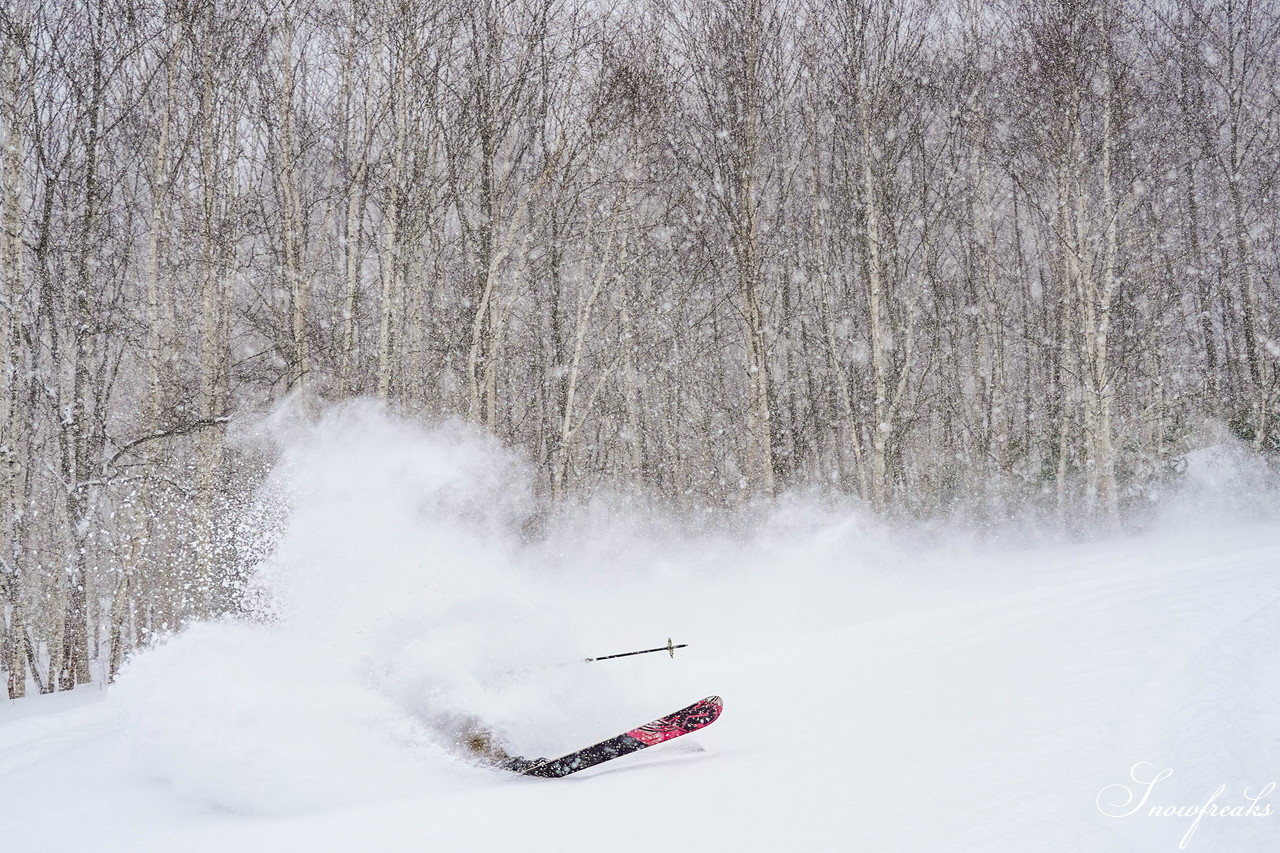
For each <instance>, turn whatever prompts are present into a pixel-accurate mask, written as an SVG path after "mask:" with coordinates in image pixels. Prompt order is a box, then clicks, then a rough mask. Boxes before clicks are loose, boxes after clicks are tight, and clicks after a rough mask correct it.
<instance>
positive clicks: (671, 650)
mask: <svg viewBox="0 0 1280 853" xmlns="http://www.w3.org/2000/svg"><path fill="white" fill-rule="evenodd" d="M688 645H689V644H688V643H672V642H671V638H670V637H667V644H666V645H665V646H658V647H657V648H656V649H641V650H640V651H638V652H619V653H618V654H616V655H600V657H596V658H583V660H584V661H586V662H587V663H591V662H592V661H597V660H612V659H613V658H629V657H631V656H632V655H649V654H653V653H654V652H667V653H668V654H670V655H671V656H672V657H675V656H676V649H683V648H687V647H688Z"/></svg>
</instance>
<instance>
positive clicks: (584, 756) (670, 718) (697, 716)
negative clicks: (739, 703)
mask: <svg viewBox="0 0 1280 853" xmlns="http://www.w3.org/2000/svg"><path fill="white" fill-rule="evenodd" d="M723 708H724V702H723V701H721V699H720V697H719V696H708V697H707V698H706V699H703V700H701V701H699V702H694V703H693V704H692V705H690V706H689V707H688V708H681V709H680V710H679V711H676V712H675V713H674V714H668V715H667V716H665V717H663V718H662V719H659V720H654V721H653V722H652V723H645V724H644V725H643V726H639V727H637V728H634V729H632V730H631V731H629V732H626V733H624V734H620V735H618V736H617V737H611V738H609V739H608V740H602V741H600V743H597V744H593V745H592V746H589V747H587V748H586V749H580V750H578V751H577V752H571V753H569V754H568V755H562V756H560V757H559V758H538V759H528V758H512V759H509V760H508V761H506V762H504V763H503V765H502V766H503V767H505V768H506V769H508V770H513V771H515V772H516V773H523V774H524V775H526V776H543V777H548V778H558V777H560V776H568V775H569V774H570V773H577V772H578V771H579V770H585V769H586V768H588V767H594V766H595V765H597V764H603V763H604V762H606V761H611V760H613V759H615V758H618V757H619V756H623V755H629V754H631V753H633V752H638V751H639V750H642V749H644V748H645V747H648V746H653V745H654V744H659V743H663V742H664V741H669V740H671V739H672V738H678V737H680V736H681V735H687V734H688V733H689V732H696V731H697V730H698V729H701V728H706V727H707V726H709V725H711V724H712V723H714V722H715V721H716V718H717V717H719V716H720V711H721V710H723Z"/></svg>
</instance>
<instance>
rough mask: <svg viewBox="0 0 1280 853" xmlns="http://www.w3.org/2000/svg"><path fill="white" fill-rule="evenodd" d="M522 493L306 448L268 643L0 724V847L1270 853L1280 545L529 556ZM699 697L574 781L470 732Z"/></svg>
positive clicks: (590, 536)
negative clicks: (708, 698)
mask: <svg viewBox="0 0 1280 853" xmlns="http://www.w3.org/2000/svg"><path fill="white" fill-rule="evenodd" d="M1197 464H1199V465H1203V466H1204V467H1205V470H1206V471H1211V470H1217V469H1213V465H1212V460H1208V461H1207V462H1206V461H1205V460H1198V461H1197ZM1193 473H1194V472H1193ZM528 482H529V480H528V477H527V472H526V471H524V470H523V468H522V467H521V465H520V463H519V462H518V461H516V460H513V459H511V458H510V457H509V456H507V455H506V454H504V453H502V452H501V451H500V450H498V449H497V448H495V447H492V446H488V445H486V444H485V443H483V442H479V441H477V440H475V439H473V438H465V437H461V436H459V435H458V434H453V433H448V432H435V433H423V432H420V431H417V430H415V429H413V428H410V427H406V426H403V425H398V424H396V423H394V422H391V421H389V420H387V419H385V418H381V417H378V416H375V415H370V414H369V413H368V412H367V411H361V410H358V409H353V410H349V411H348V413H347V414H346V415H344V416H339V417H336V418H333V419H330V421H328V422H327V423H326V424H325V425H324V426H322V427H321V428H319V429H318V430H315V431H312V432H309V433H307V434H306V435H304V436H302V437H299V438H297V439H296V440H295V442H294V449H293V450H292V451H291V452H290V453H289V455H288V456H287V458H286V461H285V463H284V464H283V465H282V466H281V469H280V475H279V481H278V483H277V494H279V495H285V496H287V499H288V502H289V509H288V512H287V513H285V514H284V515H283V516H281V522H280V526H279V537H280V538H279V545H278V547H277V549H276V550H275V553H274V555H273V557H272V558H271V560H270V561H269V562H268V564H267V565H265V566H263V567H262V572H261V577H262V583H263V590H264V597H265V598H269V602H270V607H271V608H272V609H273V610H274V611H275V612H276V613H277V618H276V619H274V620H273V621H272V622H271V624H269V625H263V624H230V623H228V624H214V625H201V626H197V627H195V628H193V629H191V630H189V631H187V632H185V633H184V634H182V635H180V636H178V637H176V638H174V639H172V640H171V641H170V642H168V643H167V644H165V645H164V646H162V647H160V648H157V649H155V650H152V651H150V652H147V653H145V654H141V655H138V656H137V657H136V658H135V659H134V660H133V661H132V662H131V664H130V665H129V667H128V669H127V670H126V672H125V673H124V675H123V676H122V678H121V679H120V680H119V682H118V684H117V685H115V686H113V687H112V688H111V689H110V690H101V689H98V688H92V689H86V690H81V691H77V692H75V693H72V694H66V695H57V696H52V697H35V698H28V699H24V700H19V701H13V702H3V701H0V804H3V806H2V808H3V813H4V821H3V823H4V830H3V834H2V835H0V837H3V849H4V850H10V849H12V850H20V851H44V850H48V851H79V850H94V851H99V850H104V851H114V850H121V851H124V850H130V851H134V850H143V851H147V850H156V851H159V850H166V851H169V850H184V851H206V850H207V851H229V850H231V851H238V852H239V851H280V853H283V851H328V850H334V851H347V850H379V851H402V850H403V851H422V850H458V851H470V850H477V851H487V850H511V849H519V850H555V851H576V850H583V851H587V850H591V851H598V850H609V851H633V850H634V851H646V852H647V851H659V850H692V849H698V850H714V851H719V850H724V851H730V850H732V851H779V850H797V851H830V850H858V851H894V853H899V851H939V850H946V851H965V850H976V851H1011V853H1015V852H1016V853H1023V851H1038V853H1052V851H1069V853H1081V851H1090V853H1106V851H1142V853H1148V851H1160V850H1177V849H1178V848H1179V847H1180V845H1184V846H1185V849H1190V850H1203V851H1213V852H1214V853H1218V852H1219V851H1231V853H1244V852H1245V851H1264V850H1267V851H1274V850H1276V849H1280V846H1278V845H1280V814H1277V812H1280V793H1277V792H1275V791H1274V787H1273V786H1272V787H1268V786H1270V785H1271V783H1273V782H1277V781H1280V524H1276V523H1274V522H1266V521H1260V520H1255V521H1245V520H1242V519H1234V520H1233V519H1224V518H1222V517H1221V516H1218V517H1216V518H1215V517H1214V516H1212V515H1202V516H1199V517H1197V515H1196V514H1195V513H1194V512H1192V511H1191V510H1194V509H1195V506H1194V503H1193V504H1190V505H1186V504H1184V506H1183V508H1182V511H1181V513H1179V514H1177V515H1175V516H1171V517H1170V518H1169V519H1168V520H1167V521H1166V522H1164V523H1162V524H1159V525H1157V526H1156V528H1155V529H1154V530H1153V531H1152V532H1150V533H1147V534H1144V535H1142V536H1136V537H1127V538H1115V539H1111V540H1107V541H1102V542H1095V543H1091V544H1050V545H1046V544H1043V543H1042V544H1038V545H1023V546H1021V547H1019V546H1017V545H1015V544H1012V543H1010V542H1008V541H1005V542H1003V543H1002V544H976V542H975V541H974V540H972V539H966V538H964V537H962V536H960V535H958V534H956V535H953V534H934V535H933V536H932V537H930V538H925V537H924V536H923V535H919V534H917V535H912V534H910V533H903V532H900V531H899V532H891V531H888V530H886V529H885V528H884V527H882V526H880V525H878V524H877V523H874V522H872V521H870V520H869V519H868V518H867V517H865V516H864V515H862V514H860V513H859V512H858V511H857V510H856V508H853V507H849V506H841V505H839V504H833V503H831V502H822V501H818V500H801V499H790V500H784V501H781V502H779V504H778V505H777V506H775V507H772V508H770V509H768V510H767V511H766V510H759V511H757V513H756V516H754V517H753V518H754V521H752V522H751V523H747V522H746V521H745V518H744V523H743V524H742V525H740V527H739V528H738V531H739V532H737V533H731V532H725V529H724V528H716V529H718V530H720V531H721V532H715V530H716V529H707V528H701V529H700V528H699V527H698V526H697V525H692V524H689V523H688V522H687V521H681V520H677V519H674V518H663V517H662V516H661V515H655V514H653V513H651V512H641V511H639V510H631V509H629V508H628V506H627V504H626V502H625V501H623V500H615V501H599V502H597V503H595V504H593V505H592V506H591V507H586V508H581V509H576V510H572V511H566V513H565V515H564V516H563V517H561V518H554V519H546V520H542V521H541V522H540V523H539V529H538V530H537V531H536V532H531V530H530V523H529V519H528V508H529V500H528V496H527V492H528V487H527V483H528ZM1229 488H1230V484H1228V489H1229ZM269 503H270V502H269V501H268V502H267V504H269ZM270 517H271V513H270V512H268V511H267V509H266V508H264V510H263V513H262V519H263V524H264V525H265V526H269V525H268V524H267V519H269V518H270ZM264 606H266V605H264ZM668 636H671V637H673V638H674V639H675V641H676V642H686V643H689V644H690V646H689V648H687V649H685V650H682V651H680V652H678V653H677V656H676V658H675V660H671V659H669V658H667V657H666V656H665V655H662V656H660V655H648V656H641V657H635V658H628V659H624V660H616V661H608V662H600V663H594V664H583V663H575V662H574V661H575V660H576V659H578V658H582V657H584V656H588V655H600V654H608V653H611V652H617V651H626V650H628V649H632V648H647V647H650V646H653V645H658V644H661V643H664V642H665V641H666V638H667V637H668ZM712 693H715V694H718V695H720V696H722V697H724V700H725V711H724V714H723V716H722V717H721V718H720V720H719V721H718V722H717V723H716V724H715V725H713V726H711V727H710V728H708V729H706V730H705V731H702V732H699V733H696V734H694V735H690V736H688V737H685V738H682V739H680V740H677V741H674V742H672V743H669V744H665V745H662V746H658V747H654V748H652V749H649V750H646V751H644V752H641V753H639V754H636V755H633V756H629V757H626V758H623V759H619V760H617V761H614V762H611V763H608V764H605V765H602V766H600V767H597V768H594V769H592V770H589V771H585V772H583V773H580V774H578V775H575V776H572V777H569V778H566V779H561V780H542V779H531V778H524V777H517V776H512V775H510V774H504V773H502V772H500V771H495V770H492V769H488V768H484V767H480V766H476V765H474V764H471V763H469V762H467V761H466V760H465V759H463V758H461V757H459V756H458V755H457V754H456V751H455V750H454V749H453V748H452V746H451V744H450V735H449V732H452V731H457V730H458V729H459V728H461V727H463V726H465V725H466V724H467V723H468V722H470V721H472V720H481V721H483V722H484V723H485V724H487V725H489V726H492V727H493V728H494V729H495V730H496V731H498V732H500V733H501V734H502V736H503V737H504V738H505V740H506V742H507V743H508V744H509V745H510V746H511V747H512V748H513V749H514V750H516V751H518V752H520V753H521V754H525V755H553V754H558V753H561V752H564V751H568V750H570V749H574V748H577V747H580V746H583V745H586V744H587V743H590V742H593V741H594V740H598V739H601V738H603V737H607V736H610V735H613V734H616V733H618V732H619V731H621V730H623V729H626V728H630V727H631V726H634V725H636V724H639V723H642V722H645V721H647V720H649V719H652V718H654V717H656V716H659V715H661V714H663V713H666V712H668V711H671V710H674V709H676V708H678V707H681V706H683V705H686V704H688V703H690V702H691V701H693V700H695V699H698V698H701V697H703V696H705V695H708V694H712ZM1163 771H1172V772H1171V773H1168V774H1165V773H1163ZM1158 774H1159V776H1158ZM1156 778H1159V781H1157V782H1155V783H1154V785H1152V786H1151V787H1150V788H1149V789H1148V788H1147V787H1146V786H1145V785H1144V784H1143V783H1147V782H1150V781H1151V780H1153V779H1156ZM1219 786H1225V787H1224V788H1223V790H1222V791H1221V792H1220V793H1217V794H1216V798H1215V792H1216V791H1217V790H1218V788H1219ZM1126 796H1129V797H1132V799H1131V800H1126ZM1250 798H1252V799H1250ZM1210 802H1211V804H1212V805H1213V806H1214V807H1215V808H1216V809H1217V810H1219V811H1225V812H1226V814H1206V815H1204V816H1203V817H1202V818H1200V820H1199V822H1198V823H1197V822H1196V818H1195V817H1194V816H1193V815H1192V814H1191V813H1190V812H1191V811H1192V810H1196V809H1200V808H1201V807H1203V806H1205V805H1206V804H1209V803H1210ZM1152 809H1158V810H1159V811H1160V813H1161V814H1162V813H1163V811H1165V810H1172V809H1181V810H1182V811H1183V814H1182V815H1181V816H1179V815H1169V816H1158V815H1155V814H1152ZM1250 812H1252V813H1250ZM1189 830H1192V831H1191V833H1190V835H1188V831H1189Z"/></svg>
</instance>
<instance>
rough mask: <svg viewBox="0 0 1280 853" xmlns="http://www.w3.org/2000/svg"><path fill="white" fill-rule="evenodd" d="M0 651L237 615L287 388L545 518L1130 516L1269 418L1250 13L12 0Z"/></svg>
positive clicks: (1272, 18)
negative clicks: (684, 509) (251, 521)
mask: <svg viewBox="0 0 1280 853" xmlns="http://www.w3.org/2000/svg"><path fill="white" fill-rule="evenodd" d="M2 24H3V27H2V33H3V35H2V38H3V41H2V42H0V51H2V52H3V64H2V66H0V68H2V73H0V139H2V141H3V149H2V151H0V216H2V223H0V224H2V227H0V277H2V281H0V285H2V287H3V298H2V301H0V318H2V319H0V323H2V324H3V337H2V340H3V347H4V365H5V370H4V374H3V377H4V385H3V398H2V399H3V403H2V404H0V405H2V408H0V431H2V432H3V435H0V452H2V453H3V462H4V464H3V468H2V470H3V473H4V478H3V483H2V485H0V517H2V518H3V525H4V526H3V543H4V544H3V549H2V551H3V553H2V557H3V562H2V563H0V604H2V609H0V615H2V616H3V620H2V621H0V627H2V628H3V632H2V634H0V668H2V669H3V670H5V671H6V673H7V687H8V692H9V694H10V695H11V696H18V695H21V694H23V693H24V691H26V690H29V689H31V685H34V689H37V690H39V691H52V690H55V689H67V688H70V687H72V686H74V685H75V684H77V683H83V682H86V681H89V680H94V679H105V678H109V677H110V676H111V675H113V674H114V672H115V670H116V668H117V667H118V666H119V664H120V662H121V660H122V658H123V656H124V655H125V654H127V652H128V650H129V649H130V648H132V647H134V646H136V645H138V644H142V643H146V642H148V640H149V638H151V637H152V636H154V635H155V633H156V632H163V631H166V630H171V629H173V628H174V627H176V626H178V625H181V624H182V623H183V622H184V621H186V620H189V619H191V618H195V617H200V616H205V615H209V614H213V613H217V612H220V611H223V610H225V609H227V608H228V607H232V606H234V592H235V590H236V588H237V578H238V575H237V572H238V571H240V569H239V568H238V567H240V566H242V565H243V564H244V561H245V555H244V554H242V553H240V551H239V549H240V547H241V546H240V545H239V544H238V543H237V541H236V537H235V536H234V535H231V534H230V533H229V530H230V528H231V522H232V520H233V519H234V517H235V514H236V512H237V511H238V509H239V508H240V507H241V506H242V505H243V503H244V501H245V500H246V499H247V496H248V495H249V494H250V493H251V491H252V489H253V485H254V483H255V482H256V481H257V480H258V479H260V477H261V472H262V468H263V465H264V460H262V459H260V458H257V457H254V456H253V455H252V454H251V453H249V452H247V451H245V450H244V449H242V448H240V447H239V446H238V445H237V444H236V443H235V442H229V441H228V434H229V431H232V430H234V427H235V425H236V423H237V422H239V421H243V420H246V419H252V418H255V417H259V416H261V415H262V414H263V413H264V412H267V411H269V410H271V409H272V407H273V406H275V405H277V404H278V403H279V402H280V401H281V400H283V399H284V398H286V397H294V398H296V399H300V400H304V401H309V402H308V405H311V406H313V407H322V406H324V405H327V404H330V403H332V402H333V401H337V400H341V399H344V398H350V397H358V396H359V397H373V398H381V399H384V400H386V401H387V405H388V406H389V407H390V409H391V410H392V411H395V412H398V413H400V414H402V415H404V416H405V417H408V418H412V419H416V420H422V421H424V422H435V421H440V420H444V419H449V418H456V419H462V420H465V421H469V422H471V423H474V424H476V425H477V426H478V427H479V428H482V429H484V430H487V431H489V432H491V433H493V434H494V435H496V436H497V437H498V438H499V439H500V440H501V441H502V442H504V443H506V444H508V445H510V446H513V447H515V448H518V449H519V450H520V451H521V452H522V453H523V454H525V456H526V457H527V458H528V459H529V460H530V464H531V466H533V467H534V468H536V470H537V472H538V482H539V484H540V488H541V489H542V491H543V493H544V494H543V495H542V498H541V499H542V500H544V501H546V502H547V505H548V506H551V505H554V502H557V501H562V500H565V499H568V498H575V497H579V496H583V495H588V494H591V493H593V492H598V491H599V490H600V489H604V488H607V489H614V490H626V491H632V492H636V493H643V494H648V495H653V496H657V497H660V498H662V499H663V500H665V501H668V502H671V503H674V504H675V505H682V504H687V505H694V504H697V505H730V506H732V505H737V504H740V503H742V502H743V501H746V500H749V499H752V498H757V497H761V496H770V495H773V494H777V493H779V492H782V491H786V490H790V489H796V488H808V487H821V488H823V489H834V490H839V491H841V492H844V493H848V494H856V495H858V496H860V497H861V498H862V499H864V500H865V501H866V503H867V504H868V506H870V507H871V508H872V509H873V510H875V511H878V512H891V513H899V514H909V515H922V516H936V515H939V514H946V515H951V514H957V515H967V516H972V517H979V518H1000V517H1007V516H1009V515H1011V514H1034V515H1035V516H1036V517H1038V518H1040V519H1043V520H1047V521H1050V522H1052V521H1054V520H1055V519H1056V520H1057V522H1058V523H1061V524H1064V525H1071V524H1103V525H1107V524H1115V523H1117V521H1118V520H1119V519H1123V518H1126V517H1128V516H1129V515H1130V514H1132V513H1139V512H1141V510H1142V508H1143V506H1144V505H1146V504H1148V503H1149V502H1150V501H1151V500H1152V499H1153V497H1152V496H1153V495H1154V494H1156V493H1157V492H1158V491H1159V490H1161V489H1163V488H1165V487H1167V485H1168V484H1169V483H1170V482H1171V481H1173V480H1176V478H1177V477H1178V476H1179V474H1180V472H1181V470H1182V465H1183V459H1184V456H1185V454H1186V452H1187V451H1188V449H1190V448H1193V447H1194V446H1196V443H1197V442H1201V441H1204V440H1205V438H1204V435H1205V424H1206V423H1212V424H1217V425H1218V426H1217V427H1216V428H1217V429H1219V430H1229V431H1230V432H1231V433H1234V434H1235V436H1237V437H1238V438H1239V439H1240V440H1243V441H1245V442H1249V443H1252V444H1253V445H1254V446H1255V447H1256V448H1258V450H1259V451H1260V452H1262V453H1276V452H1277V451H1280V370H1278V368H1280V343H1277V339H1280V305H1278V303H1277V298H1278V297H1280V214H1278V213H1277V210H1278V208H1280V205H1278V204H1277V186H1276V180H1277V170H1278V169H1280V157H1278V156H1277V153H1276V152H1277V151H1278V150H1280V5H1278V4H1276V3H1274V2H1269V0H1256V2H1255V0H903V2H873V0H636V2H608V1H607V0H603V1H602V0H368V2H363V1H361V2H357V0H346V2H344V0H216V2H215V0H43V2H41V0H7V2H5V3H4V11H3V18H2Z"/></svg>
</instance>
